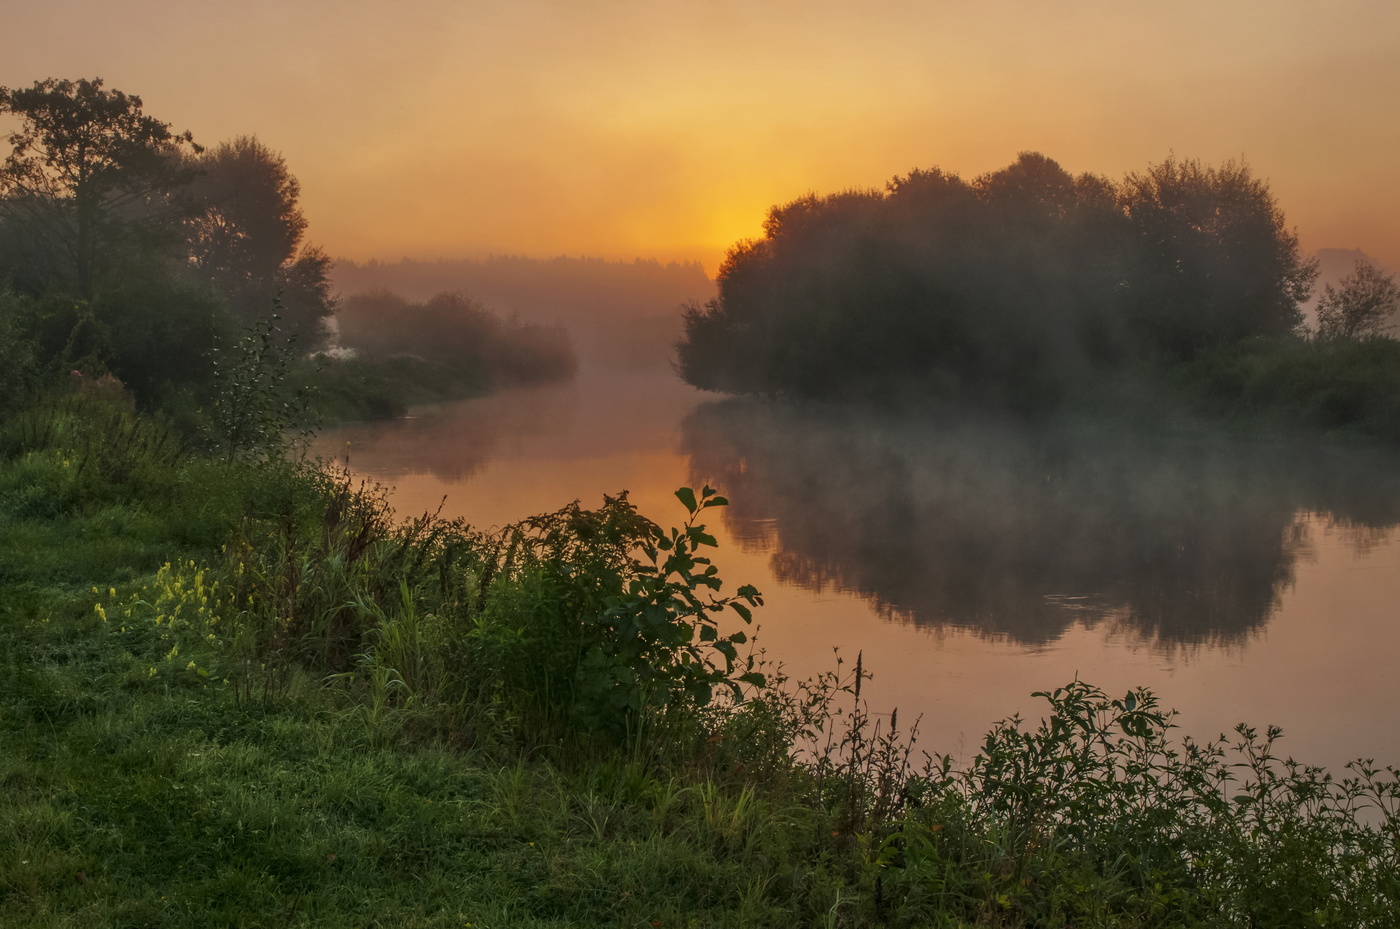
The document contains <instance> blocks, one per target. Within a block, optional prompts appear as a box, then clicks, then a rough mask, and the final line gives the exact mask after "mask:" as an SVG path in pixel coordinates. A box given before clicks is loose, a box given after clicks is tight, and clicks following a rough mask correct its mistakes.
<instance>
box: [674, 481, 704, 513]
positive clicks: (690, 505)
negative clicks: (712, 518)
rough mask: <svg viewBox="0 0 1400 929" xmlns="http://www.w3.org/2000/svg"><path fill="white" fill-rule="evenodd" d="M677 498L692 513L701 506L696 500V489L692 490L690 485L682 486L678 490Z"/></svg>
mask: <svg viewBox="0 0 1400 929" xmlns="http://www.w3.org/2000/svg"><path fill="white" fill-rule="evenodd" d="M676 499H678V500H680V502H681V503H684V504H685V508H686V509H687V510H688V511H690V512H691V513H694V512H695V511H696V510H697V509H699V506H698V505H697V504H696V502H695V491H693V490H691V489H690V488H689V487H682V488H681V489H680V490H678V491H676Z"/></svg>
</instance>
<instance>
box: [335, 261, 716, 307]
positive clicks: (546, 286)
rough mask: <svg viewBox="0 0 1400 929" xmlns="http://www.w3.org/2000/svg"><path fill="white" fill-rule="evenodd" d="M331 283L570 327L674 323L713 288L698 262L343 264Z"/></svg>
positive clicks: (339, 287) (338, 265) (345, 289)
mask: <svg viewBox="0 0 1400 929" xmlns="http://www.w3.org/2000/svg"><path fill="white" fill-rule="evenodd" d="M330 279H331V282H332V283H333V285H334V286H335V288H336V289H337V290H338V291H340V292H341V293H344V294H354V293H361V292H364V291H370V290H387V291H392V292H393V293H396V294H399V295H401V296H403V297H406V298H407V299H409V300H427V299H429V298H431V297H432V296H434V295H436V294H439V293H444V292H457V291H462V292H465V293H469V294H471V295H472V297H474V298H475V299H477V300H480V301H481V302H482V303H484V304H486V305H487V306H489V307H492V308H493V309H495V310H497V311H500V312H506V313H517V314H519V315H520V316H521V317H523V318H525V319H531V320H541V321H547V322H560V323H565V324H568V323H571V322H578V321H583V320H589V321H592V320H621V319H642V318H647V317H660V316H667V317H671V316H674V315H675V312H676V307H677V306H679V305H680V304H681V303H683V302H685V301H687V300H705V299H708V298H709V297H710V296H711V295H713V294H714V291H715V286H714V283H713V282H712V281H711V280H710V278H709V277H708V276H707V275H706V274H705V269H704V268H702V267H701V266H700V265H699V263H697V262H685V263H683V264H677V263H675V262H671V263H669V264H662V263H661V262H659V261H656V260H655V259H641V258H639V259H637V260H635V261H608V260H605V259H602V258H569V257H563V256H561V257H557V258H524V257H519V256H513V255H501V256H493V257H490V258H485V259H481V260H471V259H461V260H454V261H415V260H413V259H409V258H404V259H402V260H401V261H397V262H392V263H385V262H379V261H369V262H365V263H364V264H360V263H357V262H354V261H349V260H346V259H339V260H337V261H336V262H335V264H334V265H333V266H332V268H331V271H330Z"/></svg>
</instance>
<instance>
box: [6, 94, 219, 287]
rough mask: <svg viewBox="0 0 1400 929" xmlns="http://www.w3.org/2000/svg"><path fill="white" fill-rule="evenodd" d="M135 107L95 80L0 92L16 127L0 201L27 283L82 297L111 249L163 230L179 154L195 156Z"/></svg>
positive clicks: (181, 175) (184, 139)
mask: <svg viewBox="0 0 1400 929" xmlns="http://www.w3.org/2000/svg"><path fill="white" fill-rule="evenodd" d="M141 106H142V104H141V98H140V97H137V96H133V95H129V94H124V93H122V92H121V91H117V90H105V89H104V88H103V86H102V80H101V79H100V78H96V79H94V80H91V81H88V80H78V81H60V80H55V79H52V78H51V79H49V80H45V81H36V82H35V84H34V86H33V87H29V88H22V89H18V90H15V89H11V88H8V87H0V113H9V114H11V115H13V116H15V117H17V118H18V119H19V120H20V128H19V129H18V130H17V131H15V132H13V133H11V134H10V135H9V136H8V141H9V143H10V145H11V147H12V151H11V153H10V155H9V157H8V158H6V159H5V161H4V163H3V165H0V197H3V201H0V203H3V210H4V216H5V221H6V223H7V224H13V225H14V226H16V227H19V228H20V229H21V230H22V235H23V237H24V239H25V240H26V242H27V246H28V248H27V249H26V255H25V256H24V257H25V258H26V261H27V264H26V266H25V268H24V270H25V271H26V272H27V273H28V274H27V276H28V277H30V278H31V280H32V282H33V283H35V284H38V285H40V286H52V285H54V284H59V285H63V286H66V287H68V288H71V289H72V290H73V291H74V292H75V293H76V294H77V295H78V296H80V297H89V296H91V295H92V293H93V291H94V288H95V286H96V283H97V280H98V277H99V275H100V274H101V273H102V272H103V271H104V270H106V269H108V268H109V267H110V265H111V264H112V261H111V260H110V259H111V257H112V252H113V251H116V250H119V249H122V250H129V249H130V248H131V247H132V246H137V245H140V244H142V243H143V242H144V241H145V240H147V239H149V238H150V237H151V236H152V235H158V234H160V233H161V232H162V231H163V230H165V229H168V221H169V217H170V213H171V210H172V209H173V205H172V203H171V201H170V194H171V193H172V191H173V190H174V189H175V188H177V187H178V186H180V185H181V184H183V183H185V182H186V181H188V179H189V178H190V176H191V173H190V172H189V170H188V167H187V166H186V165H185V164H184V163H183V162H182V160H181V159H180V157H179V156H180V154H181V153H182V152H186V151H197V150H198V149H197V146H195V145H194V142H193V139H192V138H191V136H190V134H189V133H188V132H185V133H175V132H173V131H171V129H170V126H169V124H167V123H163V122H161V121H160V120H158V119H155V118H154V117H151V116H147V115H146V114H145V113H144V112H143V111H142V108H141ZM21 276H24V275H21Z"/></svg>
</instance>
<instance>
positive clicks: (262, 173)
mask: <svg viewBox="0 0 1400 929" xmlns="http://www.w3.org/2000/svg"><path fill="white" fill-rule="evenodd" d="M189 163H190V166H191V170H192V171H193V172H195V178H194V180H193V181H192V182H191V184H190V186H189V188H188V190H187V191H186V192H185V194H184V199H185V202H186V212H187V218H186V219H185V222H184V229H183V235H184V239H185V243H186V245H185V249H186V251H187V252H188V255H189V260H190V262H191V264H192V265H193V266H194V267H195V268H196V269H197V271H198V273H199V274H200V275H201V276H202V277H204V278H205V279H207V280H209V281H210V282H212V283H213V284H214V285H215V286H217V287H218V288H219V290H220V291H221V292H222V293H224V294H225V295H226V298H227V300H228V302H229V304H230V307H231V309H232V310H233V312H234V314H235V315H236V316H237V317H238V318H240V319H242V320H243V321H245V322H252V321H253V320H254V319H256V318H257V316H258V315H259V314H260V313H261V312H262V308H263V307H265V306H267V304H268V301H270V300H271V299H272V298H273V297H274V296H278V295H279V294H280V296H281V298H282V304H283V309H282V315H283V317H284V319H285V320H286V325H287V327H288V328H289V329H290V331H291V332H293V333H295V334H296V335H297V336H298V338H299V340H300V341H301V342H302V343H303V344H308V345H310V344H313V343H315V342H316V341H318V340H319V339H320V338H321V336H322V332H321V327H322V323H323V321H324V320H325V319H326V318H327V317H329V316H331V314H332V313H333V312H334V311H335V301H334V299H333V298H332V297H331V294H330V284H329V280H328V273H329V270H330V259H329V258H327V257H326V255H325V254H324V253H323V252H321V251H320V250H319V249H317V248H315V247H311V246H304V245H303V244H302V240H303V237H304V235H305V232H306V217H305V216H303V215H302V212H301V209H300V207H298V205H297V199H298V197H299V196H300V195H301V185H300V184H299V183H298V182H297V179H296V177H295V176H293V174H292V172H291V170H290V169H289V168H288V167H287V162H286V160H285V159H284V158H283V157H282V156H281V155H280V154H278V153H277V152H274V151H272V150H271V149H269V148H268V147H267V146H266V145H264V144H263V143H262V142H260V141H259V140H258V139H257V138H256V137H252V136H240V137H238V138H236V139H234V140H232V141H229V142H223V143H220V144H219V145H217V146H215V147H213V148H211V149H209V150H207V151H205V152H203V153H201V154H198V155H196V156H194V157H193V158H191V159H190V162H189Z"/></svg>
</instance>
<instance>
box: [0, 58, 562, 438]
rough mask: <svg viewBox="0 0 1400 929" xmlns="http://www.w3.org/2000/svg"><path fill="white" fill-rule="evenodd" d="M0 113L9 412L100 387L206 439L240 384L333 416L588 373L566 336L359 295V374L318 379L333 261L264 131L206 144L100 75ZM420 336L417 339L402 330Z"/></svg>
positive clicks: (438, 303)
mask: <svg viewBox="0 0 1400 929" xmlns="http://www.w3.org/2000/svg"><path fill="white" fill-rule="evenodd" d="M0 120H3V121H4V123H3V125H4V127H5V128H6V129H7V130H9V131H8V134H7V135H6V141H7V142H8V144H9V146H10V152H9V154H8V156H7V157H6V158H5V160H4V162H3V163H2V164H0V405H4V404H6V403H13V402H15V400H16V398H18V397H20V396H23V395H25V394H27V393H31V392H32V390H33V389H34V388H36V387H42V386H43V385H45V384H50V385H51V384H53V383H54V382H55V381H62V380H70V381H72V380H76V379H81V380H82V382H83V383H87V384H93V383H98V382H100V383H102V384H105V385H107V386H115V385H120V386H121V387H124V388H125V389H127V390H129V391H130V392H131V394H132V395H133V396H134V398H135V400H136V402H137V403H138V404H140V405H141V406H142V407H144V408H147V409H151V408H164V409H165V410H167V411H168V412H172V413H174V414H175V415H176V417H177V419H179V420H181V421H182V423H185V424H188V425H190V426H191V427H192V428H194V427H199V428H202V427H201V426H200V424H201V423H204V424H205V425H207V424H208V421H209V420H210V419H211V418H212V420H218V419H219V418H220V416H221V415H223V414H226V413H227V411H228V408H230V407H231V406H232V407H237V408H240V409H241V408H242V407H244V406H246V403H244V401H242V400H239V401H237V402H235V401H234V398H232V397H221V394H224V393H228V392H229V391H235V392H243V393H245V394H246V393H247V392H248V391H249V390H256V391H261V392H262V394H263V396H261V397H260V399H259V402H260V403H261V405H262V406H263V407H264V408H265V409H266V410H267V411H269V412H270V411H275V410H279V409H283V408H288V409H290V408H291V407H297V408H298V409H299V412H297V413H296V414H294V415H296V416H302V415H310V416H314V412H313V410H312V407H314V406H316V405H317V404H316V403H313V402H312V401H311V400H310V399H309V398H310V397H311V396H312V394H313V393H319V396H320V398H321V399H320V401H318V403H319V405H320V406H321V412H322V413H324V414H326V415H329V416H332V417H345V416H352V417H353V416H382V415H394V414H396V413H400V412H402V411H403V409H404V408H405V407H406V405H407V404H408V403H411V402H427V401H432V400H440V399H445V398H448V397H453V396H462V395H467V394H473V393H479V392H481V391H482V390H486V389H490V388H491V387H493V386H510V385H513V384H517V383H523V382H529V381H534V380H540V379H557V378H559V377H567V376H568V375H569V374H571V373H572V371H573V357H572V353H571V350H570V348H569V345H568V342H567V340H566V339H565V337H564V334H563V333H562V332H561V331H559V330H557V329H553V328H549V327H543V326H528V325H524V324H521V323H517V322H514V321H510V320H503V319H501V318H499V317H497V316H494V315H492V314H490V313H488V312H487V311H485V310H484V309H483V308H482V307H481V306H480V305H479V304H477V303H474V302H473V301H471V300H469V299H467V298H464V297H459V296H442V297H437V298H434V299H433V300H431V301H429V302H428V303H427V304H413V303H408V302H406V301H403V300H399V299H397V298H393V297H391V296H388V295H383V294H380V295H370V296H366V297H364V298H360V299H357V300H356V301H352V302H351V305H350V307H349V313H348V315H347V318H346V320H345V325H344V326H343V327H342V328H341V330H340V335H341V336H348V337H351V338H352V339H353V340H357V341H351V342H350V343H349V344H350V345H352V346H354V347H358V348H359V349H361V352H360V357H359V358H358V359H357V360H356V361H355V363H353V364H348V363H344V362H342V360H341V353H334V352H332V353H331V355H330V356H327V355H322V356H321V358H320V367H319V368H317V367H316V366H315V365H313V364H312V363H311V362H310V361H309V360H308V358H309V356H310V355H311V354H312V353H313V352H317V351H320V350H322V349H326V348H333V347H334V344H333V342H334V340H333V338H332V336H333V335H335V331H334V327H333V326H332V325H331V324H330V321H331V320H332V319H333V318H334V314H335V312H336V310H337V305H338V299H337V297H336V296H335V294H334V291H333V287H332V281H331V278H330V270H331V267H332V262H331V260H330V259H329V258H328V257H327V256H326V254H325V253H324V252H323V251H322V250H320V249H319V248H317V247H315V246H313V245H309V244H307V242H306V241H305V234H306V229H307V221H306V218H305V216H304V215H303V214H302V212H301V209H300V207H299V205H298V200H299V197H300V192H301V191H300V185H299V184H298V182H297V179H296V177H295V176H294V175H293V174H292V173H291V171H290V169H289V168H288V166H287V163H286V160H285V159H284V158H283V157H282V155H280V154H279V153H277V152H275V151H273V150H272V149H270V148H269V147H268V146H266V145H265V144H263V143H262V142H261V141H259V140H258V139H257V138H255V137H251V136H241V137H238V138H235V139H232V140H230V141H226V142H221V143H219V144H217V145H215V146H213V147H208V148H206V147H204V146H202V145H200V144H198V143H197V142H196V141H195V140H194V138H193V136H192V135H191V134H190V133H188V132H177V131H175V130H174V129H173V128H172V127H171V126H170V124H168V123H165V122H162V121H161V120H159V119H156V118H154V117H152V116H149V115H147V114H146V112H145V111H144V108H143V104H142V101H141V98H140V97H137V96H134V95H131V94H127V93H124V92H122V91H119V90H113V89H109V88H107V87H105V86H104V84H103V82H102V81H101V79H94V80H78V81H67V80H55V79H50V80H45V81H38V82H35V84H34V85H33V86H32V87H28V88H18V89H12V88H8V87H3V88H0ZM375 314H379V316H378V318H377V319H371V317H372V316H374V315H375ZM403 326H407V327H417V330H418V331H416V332H414V333H411V334H407V335H404V336H402V337H399V338H397V340H395V338H394V337H392V336H391V335H390V334H388V331H387V330H388V329H390V328H393V327H403ZM221 358H222V361H220V359H221ZM220 364H222V365H223V367H222V369H220V367H219V365H220ZM239 364H245V365H247V364H251V365H254V366H257V365H261V366H262V367H263V368H265V369H268V371H265V372H264V374H266V375H267V376H261V377H260V376H258V375H257V374H256V373H255V372H247V371H245V372H242V373H238V372H236V371H234V370H232V368H234V367H236V366H237V365H239ZM273 369H275V370H273ZM221 372H222V373H221ZM269 372H270V373H269ZM256 385H261V386H256ZM313 388H314V389H313ZM220 404H222V405H223V407H224V409H223V410H222V411H220V409H219V406H220ZM289 415H290V414H289ZM269 428H271V427H270V426H269ZM259 429H261V427H259ZM255 431H258V430H255ZM264 431H265V430H264Z"/></svg>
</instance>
